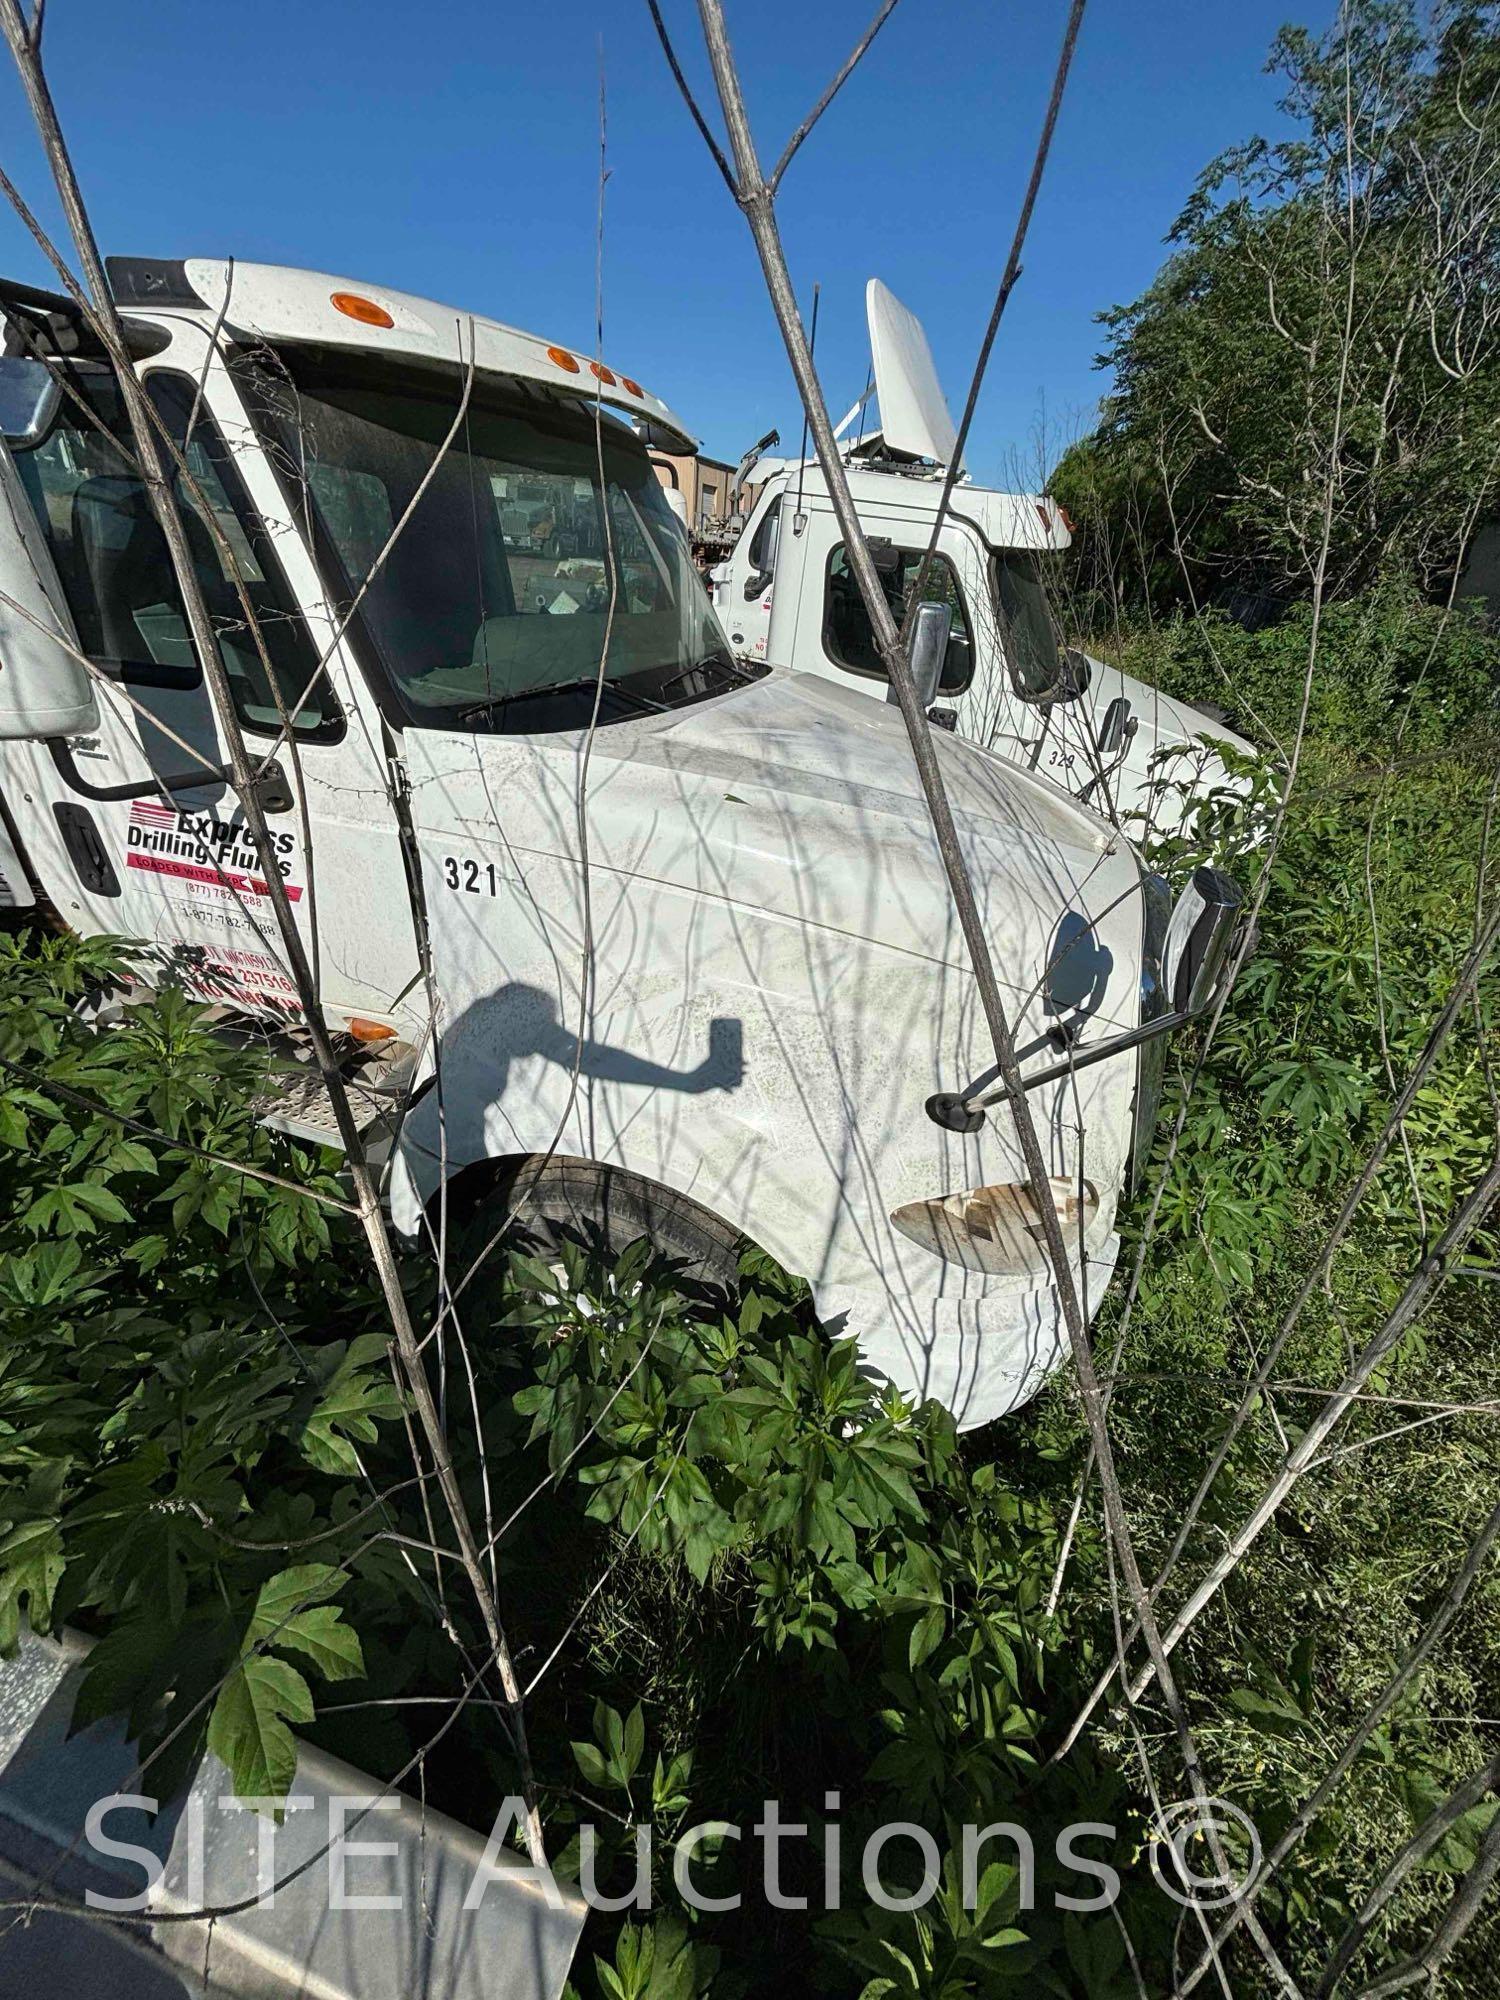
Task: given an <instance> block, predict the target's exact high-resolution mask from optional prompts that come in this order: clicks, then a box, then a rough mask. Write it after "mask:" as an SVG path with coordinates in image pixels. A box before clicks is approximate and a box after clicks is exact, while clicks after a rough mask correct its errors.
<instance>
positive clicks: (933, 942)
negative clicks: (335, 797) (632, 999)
mask: <svg viewBox="0 0 1500 2000" xmlns="http://www.w3.org/2000/svg"><path fill="white" fill-rule="evenodd" d="M407 742H408V752H407V754H408V764H409V767H410V770H411V774H412V781H413V792H414V797H413V805H414V811H415V814H416V818H417V824H418V827H419V830H420V831H421V833H422V835H423V845H424V847H426V846H429V845H430V842H431V838H432V836H433V835H435V834H438V833H440V832H441V831H442V830H443V828H444V827H445V826H446V827H449V828H451V829H452V832H453V833H454V834H455V835H456V836H459V837H460V838H461V839H465V840H481V841H483V842H485V843H486V845H489V844H491V843H493V842H494V841H495V840H496V837H497V835H498V837H499V840H500V842H501V843H502V844H503V847H504V849H505V850H506V853H507V855H508V857H509V859H508V863H507V866H508V867H509V866H514V867H516V868H518V869H519V870H521V871H522V872H523V873H524V871H525V869H526V866H527V857H528V856H534V857H537V858H538V859H541V858H542V857H546V858H548V859H549V860H554V861H557V860H561V861H566V862H571V863H574V864H576V863H577V862H578V861H580V860H581V858H582V851H583V850H582V846H581V843H580V839H579V817H580V816H579V812H578V792H579V784H580V778H581V774H582V772H583V768H584V758H585V739H584V737H583V736H582V735H577V734H571V733H570V734H558V735H548V736H538V737H529V738H520V737H500V736H473V735H462V736H460V735H448V734H445V733H439V732H433V731H426V730H422V731H415V730H413V731H408V733H407ZM936 743H937V751H938V757H939V762H940V765H941V768H942V772H943V777H944V780H945V782H946V785H947V789H948V794H949V798H950V800H951V803H952V807H953V813H954V819H955V824H956V826H957V829H958V834H959V840H960V844H961V846H962V848H963V851H964V853H965V857H966V859H967V861H968V863H969V867H970V871H971V875H972V878H973V882H974V888H975V895H976V898H977V900H978V904H979V908H980V912H981V915H982V916H983V918H984V921H985V924H986V928H987V931H988V934H989V937H990V941H991V948H992V951H993V954H994V958H995V963H996V969H997V973H998V974H999V977H1000V978H1001V980H1002V982H1003V983H1004V984H1006V985H1008V986H1009V987H1010V988H1011V990H1012V992H1013V994H1014V995H1016V996H1017V1001H1016V1004H1017V1007H1018V1008H1019V1009H1020V1010H1022V1011H1024V1010H1026V1009H1028V1008H1029V1009H1031V1011H1032V1013H1033V1015H1034V1026H1035V1027H1036V1028H1038V1029H1039V1030H1041V1031H1045V1028H1046V1026H1047V1025H1048V1019H1047V1017H1048V1016H1049V1015H1050V1016H1052V1017H1055V1015H1056V1013H1057V1012H1058V1011H1059V1009H1058V1008H1057V1007H1053V1006H1049V1004H1048V1003H1047V1002H1046V1000H1045V999H1041V1000H1039V999H1038V997H1037V988H1038V986H1039V985H1040V984H1041V982H1042V981H1043V980H1044V978H1045V974H1046V968H1047V965H1048V962H1049V958H1050V957H1051V956H1053V955H1055V950H1056V942H1057V938H1058V934H1059V930H1060V928H1062V927H1064V926H1066V928H1065V929H1064V930H1063V935H1064V936H1065V937H1067V938H1071V939H1074V940H1077V941H1079V942H1078V944H1077V948H1075V949H1074V950H1073V951H1072V952H1070V960H1071V962H1072V969H1073V971H1074V972H1078V971H1080V970H1081V969H1084V970H1086V969H1087V968H1092V972H1091V973H1090V974H1089V977H1090V978H1091V979H1092V982H1093V983H1092V985H1091V986H1090V988H1089V998H1088V1000H1087V1003H1086V1004H1087V1005H1088V1009H1089V1011H1090V1012H1091V1013H1097V1015H1098V1016H1099V1018H1100V1020H1101V1021H1103V1020H1110V1021H1115V1022H1118V1023H1120V1024H1122V1025H1127V1026H1133V1025H1134V1023H1135V1019H1136V1017H1137V1010H1138V993H1139V958H1140V934H1141V911H1140V904H1139V897H1138V895H1137V893H1136V892H1137V890H1138V886H1139V881H1140V871H1139V867H1138V864H1137V861H1136V858H1135V855H1134V852H1133V850H1132V849H1131V848H1130V846H1129V844H1128V843H1127V842H1126V841H1125V840H1124V839H1123V838H1122V837H1121V836H1120V835H1119V833H1118V832H1117V831H1116V830H1115V829H1113V828H1112V827H1110V826H1108V825H1107V824H1106V823H1105V822H1104V821H1103V820H1101V819H1099V818H1097V817H1096V816H1095V815H1094V814H1093V813H1091V812H1089V811H1087V810H1086V809H1084V808H1082V807H1080V806H1077V805H1075V804H1074V803H1073V802H1072V801H1071V800H1070V799H1069V798H1068V797H1067V796H1066V795H1065V794H1064V793H1062V792H1061V791H1059V790H1058V789H1057V788H1056V787H1055V786H1053V785H1051V784H1049V783H1048V782H1047V781H1046V780H1044V779H1040V778H1036V777H1034V776H1032V775H1031V774H1030V773H1028V772H1025V771H1022V770H1019V769H1018V768H1017V767H1016V766H1015V765H1013V764H1010V763H1008V762H1006V761H1005V760H1003V759H1001V758H999V757H997V756H995V755H993V754H992V753H990V752H988V751H985V750H982V749H980V748H979V747H977V746H976V745H973V744H970V743H965V742H961V741H958V740H956V739H954V738H952V737H949V736H944V735H941V734H939V735H938V737H937V739H936ZM586 783H587V807H586V822H587V853H588V860H589V865H590V870H591V873H592V874H593V875H595V876H596V877H598V878H599V879H600V880H601V881H602V880H604V879H605V878H606V877H607V876H614V877H615V878H617V879H619V878H627V877H633V878H637V879H638V880H639V881H640V883H641V884H642V886H643V887H644V886H645V885H648V884H649V885H652V890H653V893H655V892H656V891H661V890H667V889H670V890H671V891H673V892H676V893H677V894H678V895H679V896H680V895H681V894H683V893H685V894H687V895H689V896H698V897H707V898H712V899H714V900H715V901H716V902H719V903H726V902H727V903H729V904H732V905H736V906H738V907H739V909H741V910H742V911H743V912H745V914H746V917H747V918H748V917H750V916H751V915H752V913H753V914H754V915H756V916H758V917H759V918H761V919H763V920H769V921H771V922H774V923H788V922H790V923H794V924H798V925H802V926H808V927H814V928H817V929H820V930H823V931H826V932H832V933H837V934H839V935H841V936H842V937H843V938H844V939H846V940H851V941H852V940H859V941H861V942H862V943H863V944H864V945H866V946H873V947H876V948H878V949H879V950H883V951H890V952H898V953H904V954H909V955H911V956H912V957H914V958H919V959H922V960H925V961H928V962H929V963H930V964H931V965H932V966H933V969H934V971H936V970H937V968H939V967H942V968H945V969H946V970H948V971H958V972H961V973H962V975H964V980H963V983H964V984H965V985H967V982H968V978H969V976H970V968H969V958H968V952H967V950H966V947H965V945H964V941H963V937H962V933H961V931H960V929H959V926H958V923H957V919H956V917H955V915H954V912H953V907H952V898H951V896H950V894H949V891H948V887H947V883H946V880H945V877H944V872H943V867H942V862H941V858H940V856H939V854H938V850H937V843H936V840H935V837H934V835H933V832H932V827H931V822H930V819H929V817H928V813H927V807H926V802H925V800H924V798H923V796H922V789H921V785H920V782H919V780H918V777H917V772H916V768H915V764H914V761H913V758H912V754H911V747H910V744H909V743H908V741H907V736H906V731H905V728H904V726H903V724H902V721H901V717H900V714H899V712H898V711H897V709H896V708H895V707H894V706H893V705H884V704H880V703H876V702H872V701H871V700H870V698H869V696H868V695H865V694H861V693H858V692H853V691H846V690H844V689H842V688H840V687H837V686H835V685H834V684H832V683H831V682H829V681H826V680H823V679H822V678H821V677H819V676H817V675H808V674H796V673H791V672H787V671H783V670H773V671H772V672H771V673H769V674H767V675H766V676H765V677H764V678H763V679H761V680H758V681H756V682H754V683H752V684H751V685H749V686H747V687H744V688H742V689H737V690H735V691H733V692H731V693H729V694H725V695H722V696H719V697H717V698H716V699H713V700H710V701H705V702H700V703H697V704H695V705H693V706H690V707H687V708H683V709H678V710H674V711H673V712H671V713H670V714H665V715H649V716H643V717H641V718H639V719H638V720H636V719H632V720H629V721H623V722H617V723H612V724H611V725H610V726H609V727H607V728H605V729H601V730H599V731H597V732H596V734H595V736H594V740H593V743H592V746H591V748H589V749H588V750H587V780H586ZM637 902H638V903H639V905H640V907H642V908H644V907H645V900H644V899H643V898H637ZM1085 983H1086V984H1087V981H1086V982H1085Z"/></svg>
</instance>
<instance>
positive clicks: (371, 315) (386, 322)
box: [330, 292, 396, 326]
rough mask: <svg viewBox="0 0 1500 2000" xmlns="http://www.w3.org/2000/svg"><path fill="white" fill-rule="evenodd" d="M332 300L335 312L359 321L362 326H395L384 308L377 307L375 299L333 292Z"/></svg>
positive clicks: (357, 294)
mask: <svg viewBox="0 0 1500 2000" xmlns="http://www.w3.org/2000/svg"><path fill="white" fill-rule="evenodd" d="M330 300H331V303H332V306H333V309H334V311H335V312H341V313H342V314H343V315H344V317H345V318H346V319H357V320H358V321H359V323H360V325H361V326H394V325H395V324H396V322H395V321H394V320H393V319H392V318H391V316H390V314H389V313H388V312H387V311H386V309H385V307H384V306H378V305H376V303H375V301H374V300H373V299H365V298H361V297H360V295H359V293H358V292H333V293H332V294H330Z"/></svg>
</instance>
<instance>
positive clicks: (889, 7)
mask: <svg viewBox="0 0 1500 2000" xmlns="http://www.w3.org/2000/svg"><path fill="white" fill-rule="evenodd" d="M651 11H652V12H653V13H655V11H656V9H655V5H654V0H653V5H652V10H651ZM895 11H896V0H880V5H879V7H877V8H876V10H875V18H874V20H873V21H871V23H870V25H869V27H868V28H866V29H865V31H864V33H863V34H862V35H861V36H860V38H859V40H858V41H857V42H856V43H855V44H854V47H853V49H852V50H851V51H850V53H849V55H848V57H847V58H846V60H845V62H844V66H843V68H842V69H841V70H840V71H839V73H838V75H837V76H836V77H835V78H834V79H833V81H832V83H830V84H829V86H828V88H827V89H826V90H825V91H824V92H823V95H822V96H821V97H820V98H819V99H818V101H817V103H816V104H815V105H814V106H813V108H812V110H811V111H809V112H808V114H807V116H806V117H805V118H804V119H803V121H802V123H801V124H800V125H799V126H798V127H797V129H796V131H795V132H794V133H793V134H792V136H791V138H790V139H788V140H787V142H786V146H785V149H784V150H783V152H782V155H781V158H780V159H779V160H778V161H777V162H776V165H775V166H774V167H773V168H772V170H771V178H770V179H769V180H768V181H767V182H766V186H767V188H768V189H769V191H770V192H771V193H772V194H773V195H774V194H775V192H776V190H777V188H779V187H780V185H781V176H782V175H783V174H784V173H785V172H786V170H787V168H788V167H789V166H790V165H791V164H792V159H793V156H794V155H795V153H796V151H797V148H798V147H799V146H800V145H801V144H802V141H803V140H804V139H805V138H806V137H807V135H808V133H809V132H811V130H812V128H813V127H814V125H816V124H817V122H818V120H819V119H820V118H821V117H822V116H823V113H824V112H825V111H826V110H827V109H828V107H829V105H830V104H832V102H833V100H834V99H835V98H836V97H837V96H838V94H839V92H840V91H841V90H842V89H843V87H844V85H845V84H846V83H847V82H848V81H849V78H850V77H851V76H852V75H853V74H854V71H855V69H856V68H857V67H858V65H859V62H860V60H861V58H862V57H863V56H864V53H865V51H866V49H868V48H869V46H870V44H871V42H873V41H874V39H875V37H876V36H877V35H878V34H879V33H880V31H881V29H882V28H883V27H884V26H885V24H886V22H887V21H888V20H889V19H890V17H891V15H892V14H893V13H894V12H895Z"/></svg>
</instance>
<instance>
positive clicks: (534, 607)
mask: <svg viewBox="0 0 1500 2000" xmlns="http://www.w3.org/2000/svg"><path fill="white" fill-rule="evenodd" d="M280 360H281V362H282V364H283V366H284V368H285V369H286V370H287V371H288V376H283V377H282V378H280V379H277V378H276V377H275V376H274V375H273V374H272V373H271V372H270V371H269V370H267V369H265V368H264V367H262V369H261V371H260V374H259V380H258V382H257V384H256V385H255V386H254V387H252V388H249V389H247V395H249V396H250V399H251V402H252V407H254V408H255V409H256V411H257V413H258V417H259V420H260V422H261V423H262V424H263V425H265V426H266V427H268V429H270V430H272V431H274V433H275V435H276V437H277V439H278V440H279V445H280V451H281V457H282V462H283V464H288V465H293V466H295V468H296V473H297V476H298V477H299V478H300V479H301V480H302V481H304V482H305V488H304V490H305V496H306V502H307V504H308V505H309V506H310V509H311V511H312V513H313V515H314V516H315V517H316V521H317V524H318V526H319V528H320V529H321V539H322V546H323V552H324V558H325V561H327V562H328V563H329V565H330V567H331V568H333V569H334V570H335V571H336V574H335V576H334V577H333V578H331V579H330V581H331V584H332V590H333V595H334V597H335V599H336V600H338V601H339V602H341V603H342V604H343V605H346V606H352V605H353V604H354V601H355V599H356V598H358V600H359V602H358V615H359V618H360V620H361V621H362V624H363V627H364V631H365V633H366V635H367V637H368V640H369V641H370V643H371V644H372V645H373V647H374V650H375V652H376V654H377V655H378V662H379V665H380V666H381V668H382V669H383V671H384V674H385V675H386V677H387V679H388V681H389V684H390V685H391V687H392V688H393V689H394V691H395V693H396V695H397V696H398V698H399V702H400V705H401V707H402V709H403V710H404V711H405V713H406V715H407V716H409V717H410V718H412V719H414V720H417V721H430V722H432V723H434V724H436V725H441V726H443V727H447V728H452V727H455V726H457V727H463V728H471V729H502V730H516V731H526V732H530V731H536V730H546V729H552V728H558V729H561V728H576V727H580V726H582V725H583V724H584V723H586V722H587V721H588V719H589V715H590V713H591V712H592V709H593V696H594V686H595V682H596V680H597V679H598V676H599V673H600V665H601V661H602V662H603V673H604V697H603V700H602V703H601V708H600V720H601V721H602V722H610V721H617V720H621V719H623V717H624V716H625V715H627V714H630V713H633V712H639V709H640V708H641V707H642V706H652V707H656V706H662V707H671V706H676V705H678V704H679V703H681V702H684V701H691V700H697V699H702V698H703V697H704V696H706V695H710V694H716V693H719V692H722V691H723V690H724V689H726V688H728V687H731V686H733V685H736V684H738V683H740V682H742V681H743V680H744V679H746V678H748V677H749V676H748V675H747V673H746V672H745V671H744V670H742V669H739V668H737V667H735V666H734V665H733V663H732V662H731V661H730V659H729V654H728V647H727V645H726V643H725V640H724V636H723V633H722V632H721V630H720V628H719V625H718V622H717V620H716V619H715V617H714V614H713V612H712V610H711V608H710V606H709V603H708V599H707V597H706V596H705V594H704V590H703V586H702V584H701V582H700V580H699V577H698V575H697V572H696V570H695V569H694V567H693V564H692V562H691V560H690V558H689V554H688V550H687V547H686V544H685V541H684V538H683V536H682V533H681V530H680V528H679V527H678V525H677V523H676V522H675V520H674V519H673V516H672V514H671V512H670V510H669V509H668V506H667V503H666V500H665V497H664V496H663V494H662V490H661V487H660V486H659V484H658V483H657V479H656V475H655V473H654V471H653V470H652V468H651V464H650V462H649V460H648V458H647V456H646V453H645V450H644V449H643V447H642V446H641V444H640V442H639V440H638V439H637V438H636V437H635V436H634V435H633V433H631V432H629V431H628V430H626V429H625V428H624V426H623V425H621V424H619V423H617V422H616V421H615V420H614V419H613V418H612V417H609V416H602V417H601V419H600V423H599V428H598V430H597V431H596V426H595V414H594V411H593V410H592V408H590V407H589V406H588V405H586V404H583V405H577V406H574V405H570V404H568V403H565V402H562V401H560V400H558V399H555V398H553V397H551V396H549V395H546V394H544V393H542V392H540V391H532V390H529V389H528V388H527V387H526V386H525V385H523V384H519V383H516V384H510V383H506V382H503V381H496V380H494V379H493V378H492V379H491V380H490V381H489V382H487V383H486V382H481V383H479V384H477V385H476V386H475V388H474V389H473V392H472V394H471V397H470V402H469V407H468V410H467V412H466V414H465V417H464V420H463V422H462V424H461V425H460V427H459V429H458V432H457V433H456V435H455V436H454V438H453V440H452V442H451V443H450V444H449V445H448V446H447V449H446V450H444V449H443V444H444V439H445V438H446V437H447V435H448V432H449V430H450V428H451V427H452V425H453V421H454V417H455V413H456V411H457V408H458V405H459V402H460V397H461V382H460V380H459V378H458V377H457V376H456V375H452V374H445V373H439V372H437V371H433V372H431V373H428V372H425V371H420V370H417V369H413V368H408V367H406V366H404V365H393V364H391V363H369V362H366V361H364V360H362V358H361V357H359V356H356V355H349V354H347V353H342V354H336V355H333V354H320V353H317V352H314V351H312V350H308V349H288V350H286V351H285V352H284V353H283V355H282V356H281V357H280ZM288 377H289V379H288ZM601 461H602V469H601ZM403 522H404V525H402V527H401V532H400V534H399V535H398V536H397V537H396V539H395V541H394V543H393V544H392V546H391V547H390V548H389V550H388V552H387V553H386V554H385V556H384V559H383V561H380V564H379V567H378V568H374V565H375V564H376V562H377V559H378V558H380V556H381V551H382V550H383V549H385V547H386V544H387V542H388V541H389V539H390V537H391V534H392V531H393V529H394V528H395V527H396V524H397V523H403ZM372 569H373V574H372Z"/></svg>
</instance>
